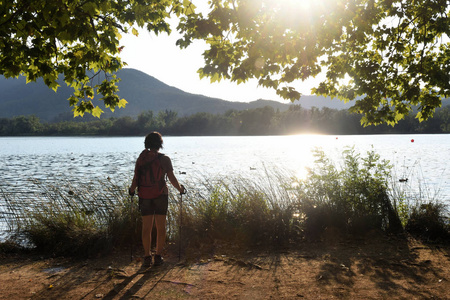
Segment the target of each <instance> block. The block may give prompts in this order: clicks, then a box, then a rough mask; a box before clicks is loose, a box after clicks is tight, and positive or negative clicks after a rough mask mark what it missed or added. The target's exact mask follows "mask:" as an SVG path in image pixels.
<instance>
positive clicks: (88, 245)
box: [6, 181, 138, 256]
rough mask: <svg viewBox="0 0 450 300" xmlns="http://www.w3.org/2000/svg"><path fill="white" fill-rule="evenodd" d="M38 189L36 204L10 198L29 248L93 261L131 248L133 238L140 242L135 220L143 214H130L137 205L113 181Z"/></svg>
mask: <svg viewBox="0 0 450 300" xmlns="http://www.w3.org/2000/svg"><path fill="white" fill-rule="evenodd" d="M34 185H35V186H36V188H37V192H36V193H34V194H31V195H32V196H31V198H29V197H30V196H28V197H27V198H6V202H7V203H9V206H10V207H14V208H15V210H14V218H13V219H11V220H10V223H11V224H12V225H10V227H15V228H14V231H15V235H16V237H17V238H20V239H21V240H22V241H24V243H26V245H27V246H29V247H32V248H34V249H35V250H37V251H40V252H44V253H47V254H49V255H65V256H92V255H96V254H98V253H102V252H106V251H109V250H111V249H112V248H113V246H119V245H124V244H129V243H130V242H131V241H130V240H131V237H133V238H134V241H137V240H138V238H137V237H135V236H133V235H134V234H136V233H137V231H138V230H137V226H138V224H137V223H136V222H133V220H136V218H134V219H132V216H130V212H133V211H134V214H137V209H136V208H134V209H130V208H132V206H134V205H135V204H133V203H131V202H130V200H129V197H126V196H125V195H126V194H125V189H124V188H120V187H119V186H116V185H114V184H112V183H111V182H109V181H108V182H100V183H88V184H86V185H80V184H79V185H76V186H73V185H72V184H71V183H70V182H68V181H58V182H56V183H55V184H43V183H41V182H38V181H35V182H34ZM131 205H132V206H131ZM134 217H135V216H134Z"/></svg>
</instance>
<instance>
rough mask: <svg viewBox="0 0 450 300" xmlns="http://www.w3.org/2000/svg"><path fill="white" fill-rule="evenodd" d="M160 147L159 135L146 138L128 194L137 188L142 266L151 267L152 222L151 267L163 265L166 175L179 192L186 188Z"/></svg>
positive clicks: (161, 143)
mask: <svg viewBox="0 0 450 300" xmlns="http://www.w3.org/2000/svg"><path fill="white" fill-rule="evenodd" d="M162 148H163V139H162V136H161V134H160V133H159V132H156V131H154V132H151V133H149V134H148V135H147V136H146V137H145V150H143V151H142V152H141V154H140V155H139V157H138V159H137V160H136V166H135V169H134V177H133V181H132V184H131V187H130V189H129V191H128V192H129V194H130V195H131V196H133V195H134V193H135V191H136V188H137V189H138V195H139V210H140V212H141V216H142V245H143V247H144V262H143V264H142V267H144V268H148V267H150V266H151V264H152V255H151V252H150V251H151V242H152V239H151V237H152V229H153V222H155V225H156V253H155V258H154V262H153V265H154V266H158V265H161V264H162V263H163V258H162V256H161V254H162V251H163V248H164V245H165V243H166V215H167V208H168V205H169V195H168V194H169V189H168V187H167V184H166V179H165V178H166V176H167V178H169V181H170V183H171V184H172V185H173V186H174V187H175V188H176V189H177V190H178V191H179V192H180V193H184V192H185V189H184V187H183V186H182V185H180V184H179V183H178V180H177V178H176V177H175V175H174V174H173V167H172V161H171V160H170V158H169V157H168V156H166V155H164V154H162V153H159V150H160V149H162Z"/></svg>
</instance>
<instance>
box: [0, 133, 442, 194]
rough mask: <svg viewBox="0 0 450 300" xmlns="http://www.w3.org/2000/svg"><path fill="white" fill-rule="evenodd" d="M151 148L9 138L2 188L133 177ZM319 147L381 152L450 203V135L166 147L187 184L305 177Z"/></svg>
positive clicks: (2, 143)
mask: <svg viewBox="0 0 450 300" xmlns="http://www.w3.org/2000/svg"><path fill="white" fill-rule="evenodd" d="M143 146H144V137H3V138H0V188H1V189H2V190H3V191H6V192H17V193H22V192H26V191H27V190H28V189H29V187H30V184H29V182H28V181H27V180H28V179H30V178H33V179H39V180H42V181H45V180H53V179H55V178H61V177H63V178H64V177H65V178H70V179H71V181H72V182H88V181H91V180H95V179H97V178H100V179H106V178H110V179H111V180H112V181H114V182H116V183H125V182H129V181H131V177H132V173H133V169H134V162H135V160H136V158H137V156H138V155H139V153H140V152H141V151H142V149H143ZM316 147H320V148H322V149H323V150H324V151H325V153H326V154H327V155H328V156H329V157H330V158H331V159H333V160H334V161H336V164H337V165H338V164H339V159H340V158H341V153H342V151H343V150H344V149H345V148H346V147H355V150H356V151H358V152H360V153H361V154H365V153H366V152H367V151H368V150H371V149H373V150H374V151H375V152H376V153H378V154H380V155H381V157H382V158H383V159H387V160H389V161H390V162H391V163H392V164H393V165H394V172H393V174H394V177H398V179H402V178H408V182H407V183H405V184H408V186H410V187H412V188H413V189H416V190H417V191H418V192H420V193H423V192H424V190H425V189H426V191H427V193H428V194H429V195H431V197H436V198H437V199H439V200H442V201H450V200H449V199H450V165H449V163H448V158H449V157H450V135H358V136H335V135H333V136H332V135H297V136H258V137H247V136H246V137H164V149H163V150H162V151H161V152H163V153H165V154H166V155H168V156H169V157H170V158H171V159H172V163H173V166H174V170H175V174H176V175H177V177H178V179H179V180H180V181H181V182H182V183H183V182H188V181H190V180H191V179H192V178H194V177H197V176H198V175H199V174H201V175H202V176H207V177H215V176H221V175H227V176H229V175H231V176H233V175H242V176H253V175H255V174H260V173H261V172H264V170H265V168H274V167H275V168H278V169H280V170H286V171H288V172H292V173H293V174H296V175H297V176H299V177H302V176H304V175H305V173H306V172H305V167H307V166H311V165H312V161H313V155H312V150H313V149H314V148H316ZM181 173H183V174H181ZM394 180H396V178H394ZM191 188H194V187H191Z"/></svg>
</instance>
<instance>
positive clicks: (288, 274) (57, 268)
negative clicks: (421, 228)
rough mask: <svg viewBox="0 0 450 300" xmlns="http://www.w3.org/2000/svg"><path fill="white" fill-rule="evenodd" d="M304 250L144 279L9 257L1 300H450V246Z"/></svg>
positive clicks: (115, 269)
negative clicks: (153, 299)
mask: <svg viewBox="0 0 450 300" xmlns="http://www.w3.org/2000/svg"><path fill="white" fill-rule="evenodd" d="M370 240H371V241H372V242H368V241H367V240H364V241H345V242H342V241H341V242H336V243H331V242H318V243H302V244H300V245H298V246H296V247H295V248H294V247H293V248H292V249H289V250H285V251H276V252H273V251H270V252H269V251H266V252H248V253H245V254H240V255H237V254H231V253H225V252H224V251H221V252H222V253H219V251H218V252H217V253H216V255H215V256H210V257H205V258H204V259H199V260H196V261H195V262H193V263H190V264H179V263H178V259H177V257H176V256H171V255H170V253H168V254H167V255H166V263H165V264H164V265H163V266H161V267H158V268H152V269H150V271H148V272H145V273H141V272H139V269H140V262H139V261H137V260H134V261H133V262H130V254H129V253H115V254H111V255H109V256H107V257H103V258H101V259H89V260H84V261H76V262H74V261H73V260H68V259H64V258H56V259H43V258H38V257H34V256H24V255H14V256H12V255H8V256H3V257H1V259H0V283H1V284H0V299H152V298H155V297H156V298H157V299H180V298H181V299H336V298H337V299H450V246H449V245H447V246H442V245H441V246H437V245H433V246H427V245H423V244H421V243H419V242H417V241H411V240H410V241H406V240H398V239H388V238H383V239H381V240H380V239H379V238H378V239H370Z"/></svg>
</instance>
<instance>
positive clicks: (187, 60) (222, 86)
mask: <svg viewBox="0 0 450 300" xmlns="http://www.w3.org/2000/svg"><path fill="white" fill-rule="evenodd" d="M203 2H204V3H206V1H203ZM179 37H180V35H179V34H178V32H176V30H173V31H172V34H171V35H170V36H168V35H167V34H160V35H158V36H157V35H155V34H154V33H149V32H148V31H146V30H145V29H140V30H139V36H138V37H136V36H134V35H132V34H127V35H123V36H122V39H121V40H120V44H121V45H123V46H125V47H124V49H123V50H122V52H121V58H122V60H123V61H124V62H126V63H127V64H128V66H126V67H127V68H133V69H137V70H140V71H142V72H144V73H146V74H148V75H151V76H153V77H155V78H156V79H158V80H160V81H162V82H164V83H165V84H168V85H170V86H173V87H176V88H179V89H181V90H183V91H185V92H188V93H193V94H201V95H205V96H209V97H213V98H219V99H223V100H229V101H240V102H250V101H254V100H258V99H265V100H276V101H279V102H284V103H288V100H284V99H282V98H281V97H279V96H278V95H276V93H275V91H274V90H272V89H267V88H263V87H258V83H257V80H256V79H255V80H250V81H248V82H246V83H245V84H239V85H238V84H236V83H232V82H230V81H227V80H222V81H220V82H219V83H217V82H216V83H211V82H210V80H209V78H203V79H202V80H200V78H199V75H198V73H197V70H198V69H199V68H200V67H202V66H203V65H204V62H203V57H202V53H203V51H204V50H205V49H207V46H206V43H204V42H203V41H196V42H194V44H193V45H190V46H189V47H188V48H187V49H183V50H181V49H180V48H179V47H178V46H176V45H175V42H176V40H177V39H178V38H179ZM316 83H317V80H316V79H311V80H308V81H305V82H300V83H298V84H297V85H296V86H295V87H296V89H297V91H299V92H300V93H302V94H303V95H310V94H311V88H312V87H314V85H315V84H316Z"/></svg>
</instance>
